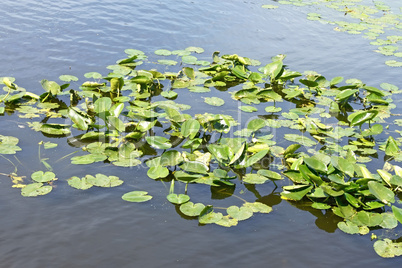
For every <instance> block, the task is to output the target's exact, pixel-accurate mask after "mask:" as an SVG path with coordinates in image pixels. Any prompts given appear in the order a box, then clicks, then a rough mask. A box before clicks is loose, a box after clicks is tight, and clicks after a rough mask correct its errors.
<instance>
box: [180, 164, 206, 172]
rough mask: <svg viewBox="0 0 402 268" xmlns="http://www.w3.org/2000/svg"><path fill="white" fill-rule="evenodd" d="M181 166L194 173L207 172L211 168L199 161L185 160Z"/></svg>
mask: <svg viewBox="0 0 402 268" xmlns="http://www.w3.org/2000/svg"><path fill="white" fill-rule="evenodd" d="M180 168H181V169H183V170H185V171H187V172H192V173H200V174H206V173H207V172H208V170H209V168H208V166H207V165H205V164H204V163H202V162H198V161H185V162H184V163H183V164H181V165H180Z"/></svg>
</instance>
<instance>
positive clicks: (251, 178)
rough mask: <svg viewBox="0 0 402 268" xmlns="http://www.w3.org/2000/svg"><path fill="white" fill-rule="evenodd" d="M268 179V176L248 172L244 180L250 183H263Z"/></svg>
mask: <svg viewBox="0 0 402 268" xmlns="http://www.w3.org/2000/svg"><path fill="white" fill-rule="evenodd" d="M267 180H268V178H267V177H265V176H262V175H259V174H251V173H250V174H246V175H245V176H244V177H243V182H246V183H250V184H263V183H265V182H266V181H267Z"/></svg>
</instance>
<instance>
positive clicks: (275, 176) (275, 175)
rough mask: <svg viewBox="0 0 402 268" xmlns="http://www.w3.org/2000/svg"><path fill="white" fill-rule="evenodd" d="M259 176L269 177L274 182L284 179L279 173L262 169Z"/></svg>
mask: <svg viewBox="0 0 402 268" xmlns="http://www.w3.org/2000/svg"><path fill="white" fill-rule="evenodd" d="M257 174H258V175H261V176H264V177H267V178H269V179H270V180H273V181H276V180H283V177H282V176H281V175H280V174H279V173H277V172H275V171H272V170H268V169H260V170H258V172H257Z"/></svg>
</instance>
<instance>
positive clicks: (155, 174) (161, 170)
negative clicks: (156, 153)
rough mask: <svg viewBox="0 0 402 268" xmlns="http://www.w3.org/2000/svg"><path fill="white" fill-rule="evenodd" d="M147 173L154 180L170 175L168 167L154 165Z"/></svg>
mask: <svg viewBox="0 0 402 268" xmlns="http://www.w3.org/2000/svg"><path fill="white" fill-rule="evenodd" d="M147 175H148V177H150V178H151V179H154V180H156V179H159V178H165V177H167V176H168V175H169V170H168V169H167V168H166V167H162V166H154V167H151V168H149V169H148V172H147Z"/></svg>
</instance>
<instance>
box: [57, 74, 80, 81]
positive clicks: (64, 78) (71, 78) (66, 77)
mask: <svg viewBox="0 0 402 268" xmlns="http://www.w3.org/2000/svg"><path fill="white" fill-rule="evenodd" d="M59 79H60V80H61V81H64V82H70V81H78V77H76V76H74V75H60V76H59Z"/></svg>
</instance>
